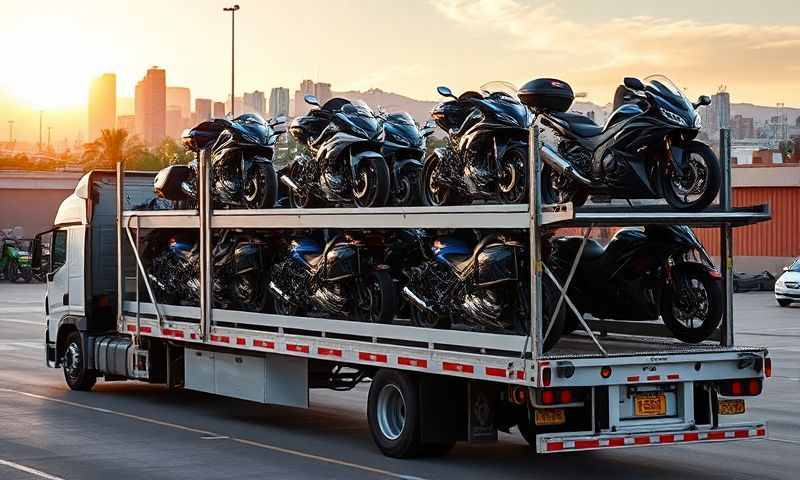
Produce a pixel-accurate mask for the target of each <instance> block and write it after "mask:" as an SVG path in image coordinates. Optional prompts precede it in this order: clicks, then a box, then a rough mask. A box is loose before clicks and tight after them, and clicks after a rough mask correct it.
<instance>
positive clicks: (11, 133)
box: [8, 120, 14, 143]
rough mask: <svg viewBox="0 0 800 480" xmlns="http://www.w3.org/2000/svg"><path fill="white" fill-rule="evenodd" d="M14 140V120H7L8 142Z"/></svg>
mask: <svg viewBox="0 0 800 480" xmlns="http://www.w3.org/2000/svg"><path fill="white" fill-rule="evenodd" d="M13 142H14V120H9V121H8V143H13Z"/></svg>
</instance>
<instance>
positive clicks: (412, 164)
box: [394, 158, 422, 177]
mask: <svg viewBox="0 0 800 480" xmlns="http://www.w3.org/2000/svg"><path fill="white" fill-rule="evenodd" d="M414 170H416V171H418V172H419V171H421V170H422V162H420V161H419V160H417V159H415V158H407V159H405V160H398V161H397V162H395V164H394V171H395V176H397V177H399V176H400V175H402V174H404V173H406V172H410V171H414Z"/></svg>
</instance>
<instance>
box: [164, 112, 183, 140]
mask: <svg viewBox="0 0 800 480" xmlns="http://www.w3.org/2000/svg"><path fill="white" fill-rule="evenodd" d="M182 113H183V112H181V109H180V108H176V107H167V113H166V117H167V120H166V125H167V131H166V132H167V136H168V137H169V138H174V139H178V138H181V133H182V132H183V129H184V128H185V127H184V125H185V123H186V121H184V118H183V115H182Z"/></svg>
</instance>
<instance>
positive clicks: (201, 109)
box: [194, 98, 213, 123]
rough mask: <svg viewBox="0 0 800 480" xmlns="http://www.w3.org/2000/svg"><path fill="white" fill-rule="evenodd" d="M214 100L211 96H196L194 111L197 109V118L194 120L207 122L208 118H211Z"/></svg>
mask: <svg viewBox="0 0 800 480" xmlns="http://www.w3.org/2000/svg"><path fill="white" fill-rule="evenodd" d="M212 104H213V102H212V101H211V99H209V98H195V99H194V111H195V119H194V121H195V122H197V123H200V122H205V121H206V120H211V105H212Z"/></svg>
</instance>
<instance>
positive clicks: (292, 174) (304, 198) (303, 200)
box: [289, 162, 322, 208]
mask: <svg viewBox="0 0 800 480" xmlns="http://www.w3.org/2000/svg"><path fill="white" fill-rule="evenodd" d="M302 173H303V169H302V167H301V165H300V164H299V163H298V162H295V163H293V164H292V166H291V167H289V178H291V179H292V180H294V181H295V182H297V179H299V178H301V177H302ZM321 204H322V201H321V200H320V199H319V198H317V197H315V196H314V194H312V193H310V192H306V193H301V192H296V191H294V190H292V189H291V188H290V189H289V206H290V207H291V208H315V207H319V206H321Z"/></svg>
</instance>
